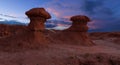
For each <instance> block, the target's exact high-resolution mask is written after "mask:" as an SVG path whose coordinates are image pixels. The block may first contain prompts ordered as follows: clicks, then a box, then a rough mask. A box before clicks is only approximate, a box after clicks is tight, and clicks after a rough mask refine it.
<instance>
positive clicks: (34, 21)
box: [25, 8, 51, 31]
mask: <svg viewBox="0 0 120 65" xmlns="http://www.w3.org/2000/svg"><path fill="white" fill-rule="evenodd" d="M25 14H26V15H27V16H28V18H30V23H29V25H28V28H29V29H30V30H34V31H42V30H44V28H45V25H44V23H45V22H46V19H49V18H51V16H50V14H49V13H48V12H47V11H46V10H45V9H44V8H33V9H30V10H29V11H27V12H26V13H25Z"/></svg>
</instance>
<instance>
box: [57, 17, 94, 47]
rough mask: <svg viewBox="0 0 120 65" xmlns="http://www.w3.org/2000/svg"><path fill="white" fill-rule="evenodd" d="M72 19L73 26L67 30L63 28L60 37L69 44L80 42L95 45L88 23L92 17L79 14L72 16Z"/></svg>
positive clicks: (80, 43)
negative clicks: (89, 33)
mask: <svg viewBox="0 0 120 65" xmlns="http://www.w3.org/2000/svg"><path fill="white" fill-rule="evenodd" d="M70 20H71V21H72V26H71V27H70V28H68V29H66V30H63V31H62V32H61V33H60V34H59V39H61V40H62V41H64V43H68V44H69V43H70V44H79V45H83V46H91V45H94V43H93V42H92V41H91V39H90V38H89V36H88V33H87V31H88V26H87V23H88V22H89V21H90V19H89V18H88V17H87V16H82V15H77V16H73V17H71V19H70ZM62 43H63V42H62Z"/></svg>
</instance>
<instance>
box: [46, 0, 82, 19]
mask: <svg viewBox="0 0 120 65" xmlns="http://www.w3.org/2000/svg"><path fill="white" fill-rule="evenodd" d="M81 5H82V1H81V0H74V3H73V1H70V0H52V1H51V2H49V3H46V7H47V9H48V12H50V13H53V14H54V16H56V18H66V17H68V16H69V17H71V16H73V15H78V14H83V12H82V11H81V10H80V8H81Z"/></svg>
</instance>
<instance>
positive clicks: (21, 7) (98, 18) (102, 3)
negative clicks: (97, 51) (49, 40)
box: [0, 0, 120, 31]
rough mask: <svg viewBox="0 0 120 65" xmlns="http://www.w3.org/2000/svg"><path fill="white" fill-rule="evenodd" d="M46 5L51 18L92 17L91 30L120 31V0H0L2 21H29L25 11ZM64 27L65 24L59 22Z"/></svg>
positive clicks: (0, 18) (65, 19) (0, 17)
mask: <svg viewBox="0 0 120 65" xmlns="http://www.w3.org/2000/svg"><path fill="white" fill-rule="evenodd" d="M36 7H44V8H45V9H46V10H47V11H48V12H49V13H50V14H51V16H52V18H51V20H64V21H68V20H69V18H70V17H71V16H74V15H86V16H88V17H89V18H90V19H91V22H90V23H89V24H88V26H89V27H90V29H91V30H95V29H97V30H103V31H104V30H106V31H107V30H108V31H120V0H0V21H3V20H16V21H19V22H22V23H28V22H29V19H28V18H27V16H26V15H25V12H26V11H28V10H29V9H31V8H36ZM59 26H62V27H63V28H64V25H62V23H61V25H60V24H59Z"/></svg>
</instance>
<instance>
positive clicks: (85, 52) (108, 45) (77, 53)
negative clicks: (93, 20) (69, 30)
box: [0, 25, 120, 65]
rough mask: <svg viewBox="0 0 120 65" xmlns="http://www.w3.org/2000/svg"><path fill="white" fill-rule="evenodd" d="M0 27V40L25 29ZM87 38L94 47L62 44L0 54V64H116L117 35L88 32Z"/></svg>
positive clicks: (119, 44) (118, 64)
mask: <svg viewBox="0 0 120 65" xmlns="http://www.w3.org/2000/svg"><path fill="white" fill-rule="evenodd" d="M0 28H2V29H0V39H2V38H4V37H6V36H9V35H13V34H19V33H20V32H21V31H24V29H26V27H24V26H22V27H21V26H11V27H9V26H7V27H6V25H1V27H0ZM4 28H5V29H4ZM9 28H10V29H9ZM5 30H6V31H5ZM90 38H91V39H92V41H93V42H94V43H95V46H79V45H72V44H65V43H64V44H48V45H47V46H46V47H42V48H36V49H28V50H22V51H18V52H17V51H15V52H14V51H0V65H120V32H104V33H100V32H97V33H90ZM71 42H72V41H71ZM0 44H1V42H0ZM10 48H11V47H10ZM0 50H2V48H1V49H0Z"/></svg>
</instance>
